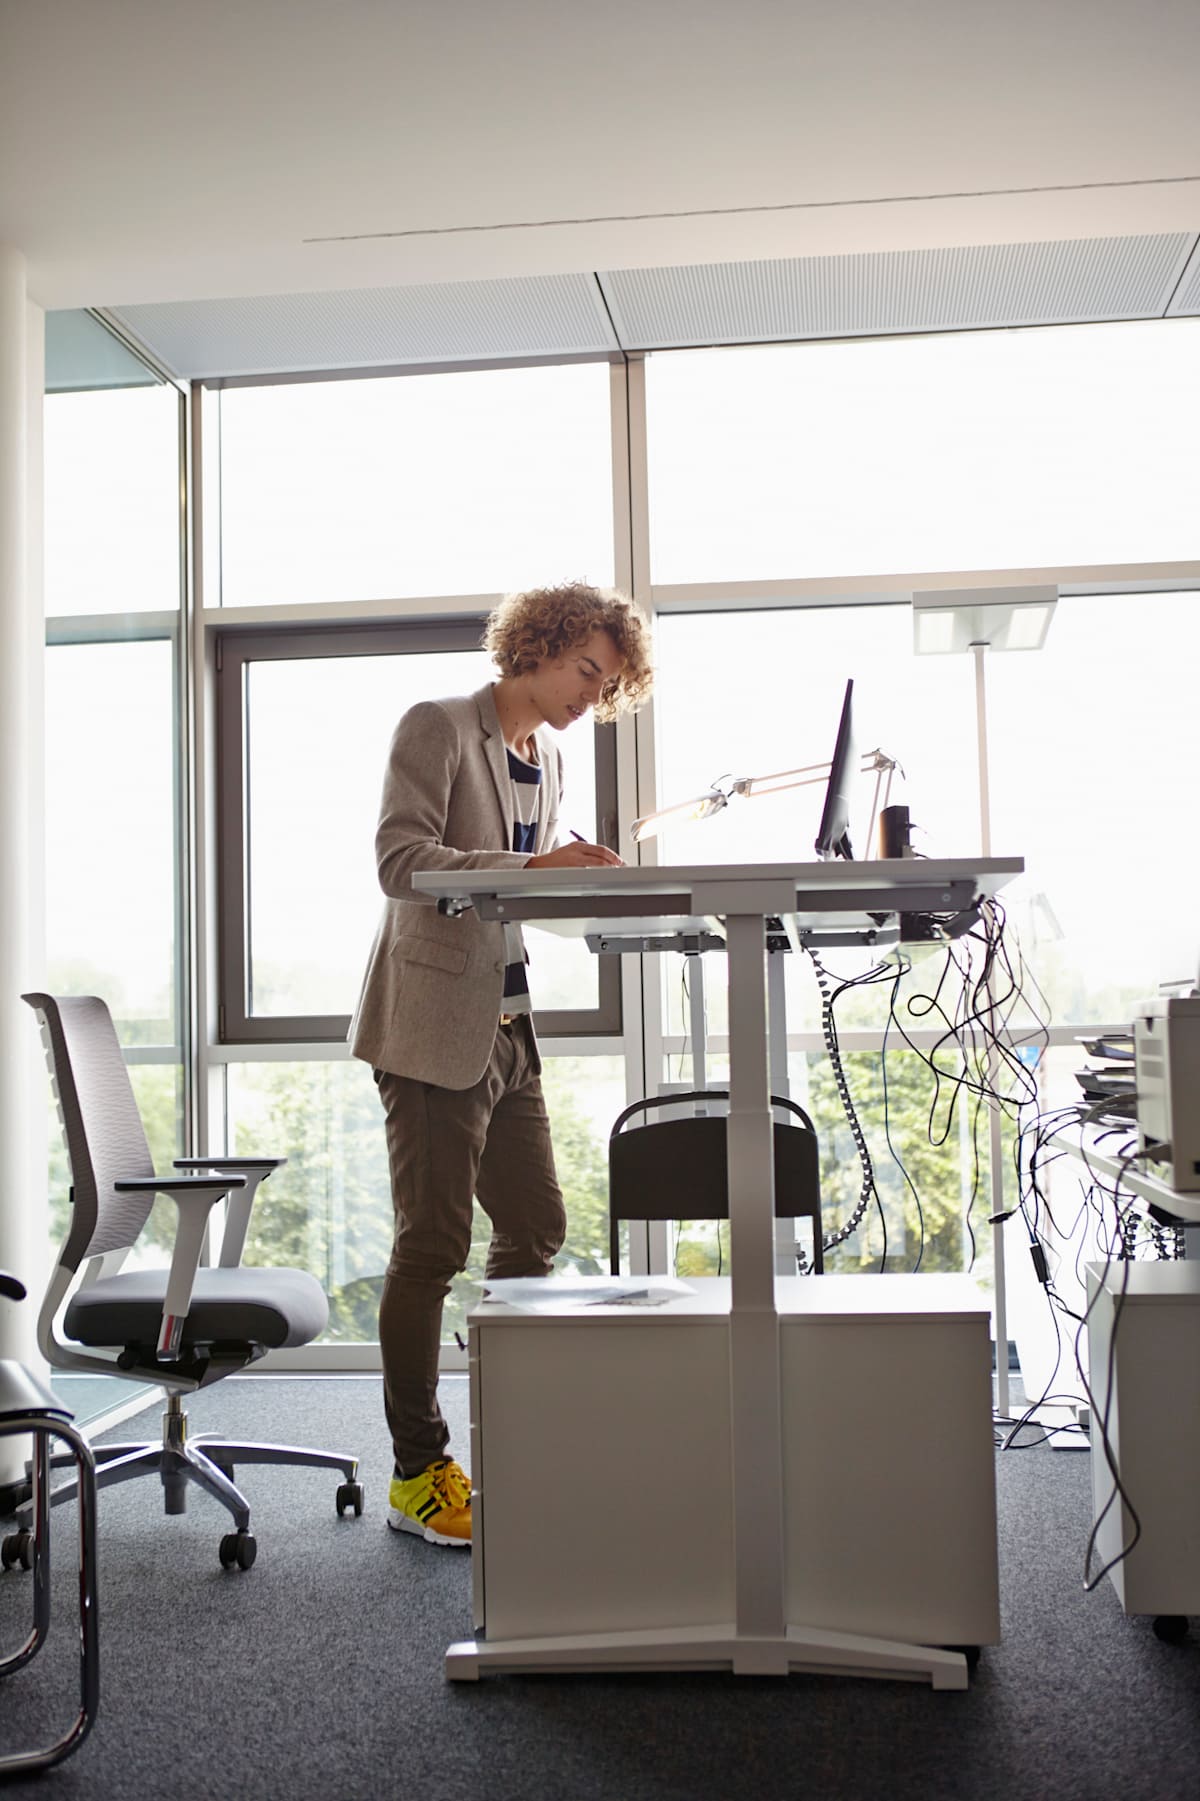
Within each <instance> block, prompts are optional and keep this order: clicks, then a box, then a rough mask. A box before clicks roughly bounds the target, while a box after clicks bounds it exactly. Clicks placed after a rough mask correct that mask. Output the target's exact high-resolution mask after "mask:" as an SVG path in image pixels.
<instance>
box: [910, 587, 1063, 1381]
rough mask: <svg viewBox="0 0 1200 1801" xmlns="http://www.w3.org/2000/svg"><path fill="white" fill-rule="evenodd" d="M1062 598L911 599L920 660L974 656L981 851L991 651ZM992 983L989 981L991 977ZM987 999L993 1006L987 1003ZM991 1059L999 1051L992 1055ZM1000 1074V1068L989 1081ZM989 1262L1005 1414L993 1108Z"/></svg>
mask: <svg viewBox="0 0 1200 1801" xmlns="http://www.w3.org/2000/svg"><path fill="white" fill-rule="evenodd" d="M1057 600H1058V589H1057V588H1056V587H1035V586H1033V585H1028V586H1025V587H1020V588H951V589H944V590H942V591H941V592H940V593H939V592H938V591H937V590H931V591H926V592H923V593H916V594H914V595H913V597H912V607H913V649H914V651H915V652H916V654H917V655H918V656H931V655H932V656H944V655H947V654H949V655H954V654H956V653H959V654H961V653H962V652H963V651H970V653H971V655H972V656H973V657H974V659H975V723H976V733H977V738H978V746H979V848H980V851H981V852H982V854H983V855H984V856H985V857H990V856H991V854H992V809H991V792H990V787H989V782H988V739H987V680H986V676H985V673H984V661H985V656H986V653H987V652H988V651H989V650H993V651H1003V650H1040V649H1041V647H1042V645H1043V644H1044V643H1045V642H1046V633H1047V632H1048V631H1049V629H1050V620H1051V618H1052V617H1053V614H1054V608H1055V604H1056V602H1057ZM989 983H990V978H989ZM990 998H991V997H990V995H989V1001H990ZM993 1059H994V1053H993ZM994 1076H995V1063H994V1060H993V1064H992V1067H991V1069H990V1070H989V1079H993V1078H994ZM988 1113H989V1120H988V1125H989V1133H990V1137H989V1146H988V1163H989V1166H990V1184H991V1211H992V1219H993V1220H994V1221H995V1222H996V1223H995V1224H993V1226H992V1262H993V1265H994V1271H993V1279H994V1284H995V1311H996V1404H997V1406H998V1408H999V1410H1000V1413H1001V1415H1007V1413H1008V1307H1007V1294H1006V1283H1005V1272H1004V1220H1003V1217H1002V1216H1003V1213H1004V1168H1003V1163H1002V1160H1001V1145H1000V1114H999V1112H998V1110H997V1108H996V1107H995V1106H994V1105H991V1106H989V1109H988Z"/></svg>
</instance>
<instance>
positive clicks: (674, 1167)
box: [608, 1088, 824, 1275]
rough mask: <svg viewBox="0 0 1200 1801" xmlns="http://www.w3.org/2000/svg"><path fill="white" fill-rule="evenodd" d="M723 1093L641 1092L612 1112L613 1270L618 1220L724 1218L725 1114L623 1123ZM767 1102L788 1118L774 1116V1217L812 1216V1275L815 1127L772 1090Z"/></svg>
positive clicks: (818, 1239)
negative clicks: (627, 1128) (638, 1097)
mask: <svg viewBox="0 0 1200 1801" xmlns="http://www.w3.org/2000/svg"><path fill="white" fill-rule="evenodd" d="M728 1099H729V1090H728V1088H696V1089H691V1090H689V1091H688V1092H686V1093H683V1094H658V1095H646V1096H644V1097H643V1099H641V1100H639V1101H633V1102H631V1103H630V1105H629V1106H628V1107H626V1108H625V1109H624V1110H623V1111H622V1112H620V1113H618V1115H617V1117H616V1119H615V1120H614V1121H613V1124H612V1129H611V1131H610V1133H609V1139H608V1198H609V1264H610V1268H611V1270H612V1273H613V1275H618V1274H619V1273H620V1267H621V1259H620V1227H621V1223H622V1222H623V1221H626V1222H627V1221H630V1220H680V1219H705V1220H709V1219H711V1220H722V1219H728V1218H729V1176H728V1165H727V1162H726V1136H727V1132H726V1124H727V1118H728V1115H727V1114H725V1113H708V1114H703V1113H693V1114H692V1115H691V1116H690V1117H683V1118H677V1119H663V1120H653V1121H648V1122H647V1123H646V1124H644V1125H641V1126H638V1127H636V1128H635V1129H634V1130H633V1131H628V1132H627V1131H625V1130H624V1127H625V1125H626V1123H627V1122H628V1121H629V1120H631V1119H633V1118H634V1117H635V1116H636V1115H637V1114H639V1113H650V1112H652V1111H656V1110H657V1109H659V1108H663V1107H674V1108H678V1107H681V1106H684V1107H689V1106H690V1107H698V1106H701V1105H702V1104H703V1103H704V1102H705V1101H728ZM771 1107H772V1110H778V1111H780V1112H783V1113H785V1114H787V1115H789V1116H790V1117H791V1119H792V1120H795V1122H796V1123H795V1124H791V1123H789V1121H785V1120H780V1119H776V1120H775V1122H774V1154H775V1217H776V1219H810V1220H811V1221H812V1226H813V1262H812V1273H813V1274H815V1275H820V1274H822V1273H823V1270H824V1256H823V1252H824V1245H823V1241H822V1234H821V1193H820V1164H819V1157H818V1151H817V1135H816V1131H815V1128H814V1126H813V1122H812V1120H811V1119H810V1118H809V1116H808V1114H807V1113H806V1112H805V1111H804V1108H803V1107H801V1106H800V1105H799V1104H798V1103H797V1102H796V1101H793V1100H789V1099H787V1098H786V1097H785V1096H783V1095H778V1094H773V1095H772V1096H771Z"/></svg>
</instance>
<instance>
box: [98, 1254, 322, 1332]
mask: <svg viewBox="0 0 1200 1801" xmlns="http://www.w3.org/2000/svg"><path fill="white" fill-rule="evenodd" d="M167 1275H168V1271H167V1270H165V1269H139V1270H130V1271H128V1272H125V1271H122V1272H121V1273H119V1274H118V1275H115V1276H105V1277H103V1278H102V1279H101V1280H100V1281H98V1282H93V1283H92V1284H91V1286H90V1287H88V1288H81V1289H80V1290H79V1291H78V1293H77V1294H76V1295H75V1296H74V1298H73V1299H72V1300H71V1302H70V1304H69V1306H68V1307H67V1311H66V1314H65V1316H64V1318H63V1326H64V1328H65V1330H66V1332H67V1335H68V1337H70V1338H73V1339H75V1341H76V1343H78V1344H86V1345H127V1344H154V1343H155V1342H156V1340H157V1338H158V1331H159V1327H160V1326H161V1324H162V1309H163V1297H164V1296H165V1294H166V1292H167ZM328 1320H329V1303H328V1301H327V1300H326V1299H325V1291H324V1289H323V1288H322V1287H321V1284H320V1283H319V1282H318V1281H317V1280H316V1278H315V1276H310V1275H309V1274H308V1271H307V1270H302V1269H249V1268H246V1267H245V1266H244V1265H243V1266H239V1267H238V1268H237V1269H201V1270H197V1271H196V1282H195V1286H194V1288H193V1289H192V1305H191V1308H190V1310H189V1312H188V1316H187V1318H186V1320H185V1321H184V1325H183V1342H184V1344H185V1345H188V1344H255V1345H266V1346H268V1347H269V1348H271V1349H272V1350H274V1349H279V1348H281V1347H283V1346H286V1345H302V1344H310V1343H311V1342H312V1340H313V1339H314V1338H319V1337H320V1335H321V1333H322V1332H323V1331H324V1330H325V1327H326V1325H327V1323H328Z"/></svg>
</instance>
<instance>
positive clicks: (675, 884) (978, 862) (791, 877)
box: [412, 857, 1025, 915]
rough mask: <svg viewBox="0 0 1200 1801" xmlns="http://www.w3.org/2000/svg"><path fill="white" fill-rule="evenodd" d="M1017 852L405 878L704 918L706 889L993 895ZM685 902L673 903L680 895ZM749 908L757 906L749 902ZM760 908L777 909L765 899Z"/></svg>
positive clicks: (424, 886) (431, 886)
mask: <svg viewBox="0 0 1200 1801" xmlns="http://www.w3.org/2000/svg"><path fill="white" fill-rule="evenodd" d="M1024 867H1025V864H1024V859H1023V858H1021V857H957V858H937V859H934V858H931V857H928V858H927V857H890V858H886V859H883V860H873V861H871V862H862V863H857V862H850V863H847V862H844V861H842V860H841V859H838V860H835V861H833V862H811V863H708V864H679V865H676V864H662V865H659V866H657V867H639V866H637V865H634V864H628V863H626V864H621V865H620V866H617V867H610V868H592V869H588V870H586V871H585V870H580V869H536V870H526V869H466V870H420V871H418V872H417V873H416V874H415V875H414V876H413V878H412V885H413V887H414V888H415V889H417V890H418V892H420V893H423V894H432V895H435V896H437V897H439V898H441V899H453V900H470V899H471V897H472V896H474V895H495V896H498V897H505V896H507V897H509V898H511V899H514V900H515V899H517V898H518V897H520V898H521V899H524V900H536V899H539V898H554V899H556V900H560V901H564V900H570V899H578V900H580V901H581V902H583V903H585V904H584V905H583V906H582V907H581V908H580V911H581V912H587V911H589V910H590V903H592V902H593V901H595V900H596V899H597V898H598V897H613V898H616V897H620V898H622V899H632V898H633V897H635V896H636V897H639V898H661V899H662V901H663V903H664V913H667V912H670V911H672V910H673V911H674V912H676V913H679V912H683V913H687V914H693V913H694V914H697V915H704V914H707V913H711V912H713V911H714V910H715V909H714V908H713V907H711V906H708V905H703V904H699V905H696V906H693V905H692V904H691V897H693V896H696V895H700V896H703V897H709V896H711V894H712V892H713V891H714V890H723V891H734V892H737V891H742V892H744V893H745V894H746V896H747V897H749V896H751V895H752V894H753V892H754V891H755V890H756V889H763V890H786V889H791V890H792V891H793V898H794V895H795V891H807V892H810V893H819V894H820V895H821V896H822V899H823V900H824V901H825V903H826V904H830V905H832V904H833V903H834V901H835V899H836V898H837V897H840V896H843V895H844V896H846V897H847V898H848V899H851V898H852V897H855V896H857V895H859V894H861V893H863V892H864V891H866V892H868V893H876V892H878V891H879V890H881V889H882V890H890V891H891V892H892V893H894V895H895V897H896V900H897V902H898V903H899V902H900V901H902V900H903V899H904V898H905V890H907V889H910V888H936V887H949V885H950V884H951V883H958V882H967V883H970V884H971V885H972V886H973V887H974V888H975V890H976V892H977V893H979V894H993V893H995V891H996V890H997V889H998V888H1001V887H1003V885H1004V884H1005V883H1006V882H1008V881H1011V880H1012V878H1013V877H1014V876H1016V875H1020V874H1021V872H1022V870H1023V869H1024ZM685 897H686V898H687V899H688V904H687V905H686V906H680V905H676V903H677V902H680V901H682V900H683V899H684V898H685ZM748 904H749V910H750V911H757V910H758V908H757V906H756V904H755V903H754V901H753V900H749V901H748ZM765 910H766V911H768V912H772V913H774V912H778V911H779V908H778V906H776V905H775V904H773V903H771V904H768V905H767V907H766V909H765Z"/></svg>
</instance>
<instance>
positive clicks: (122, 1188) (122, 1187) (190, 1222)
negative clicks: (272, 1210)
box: [113, 1174, 246, 1361]
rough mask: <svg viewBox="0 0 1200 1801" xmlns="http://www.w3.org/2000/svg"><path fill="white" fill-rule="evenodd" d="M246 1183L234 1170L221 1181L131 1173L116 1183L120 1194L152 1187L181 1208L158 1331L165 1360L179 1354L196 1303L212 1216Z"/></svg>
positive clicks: (142, 1190) (144, 1190)
mask: <svg viewBox="0 0 1200 1801" xmlns="http://www.w3.org/2000/svg"><path fill="white" fill-rule="evenodd" d="M245 1185H246V1177H245V1176H242V1175H233V1174H229V1175H224V1176H222V1177H221V1179H220V1181H219V1182H213V1181H211V1180H209V1179H208V1178H206V1177H204V1176H174V1177H172V1176H128V1177H125V1178H124V1179H122V1180H121V1181H118V1182H114V1183H113V1187H114V1188H115V1189H116V1191H117V1193H118V1194H137V1193H139V1192H140V1193H143V1194H144V1193H145V1192H146V1191H147V1190H151V1191H153V1192H154V1193H157V1194H165V1195H169V1196H170V1198H171V1199H172V1200H173V1201H174V1203H175V1205H176V1207H177V1208H178V1210H179V1223H178V1225H177V1226H176V1228H175V1244H174V1247H173V1249H172V1252H171V1269H170V1273H169V1275H168V1276H167V1292H166V1294H165V1295H164V1297H163V1316H162V1325H161V1326H160V1328H159V1333H158V1355H159V1357H160V1358H162V1359H163V1360H164V1361H173V1360H174V1359H175V1358H176V1357H177V1356H178V1355H179V1345H180V1341H181V1339H182V1338H183V1322H184V1320H185V1319H186V1318H187V1315H188V1309H189V1308H190V1307H191V1304H192V1289H193V1288H194V1287H195V1284H196V1271H197V1270H198V1269H199V1267H200V1253H201V1251H202V1250H203V1249H204V1234H205V1231H206V1230H207V1228H208V1216H209V1214H210V1213H211V1212H212V1210H213V1208H214V1207H215V1206H216V1204H217V1202H218V1201H219V1200H222V1199H223V1198H224V1197H225V1195H227V1194H228V1193H229V1192H230V1191H231V1190H232V1189H238V1188H244V1187H245Z"/></svg>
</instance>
